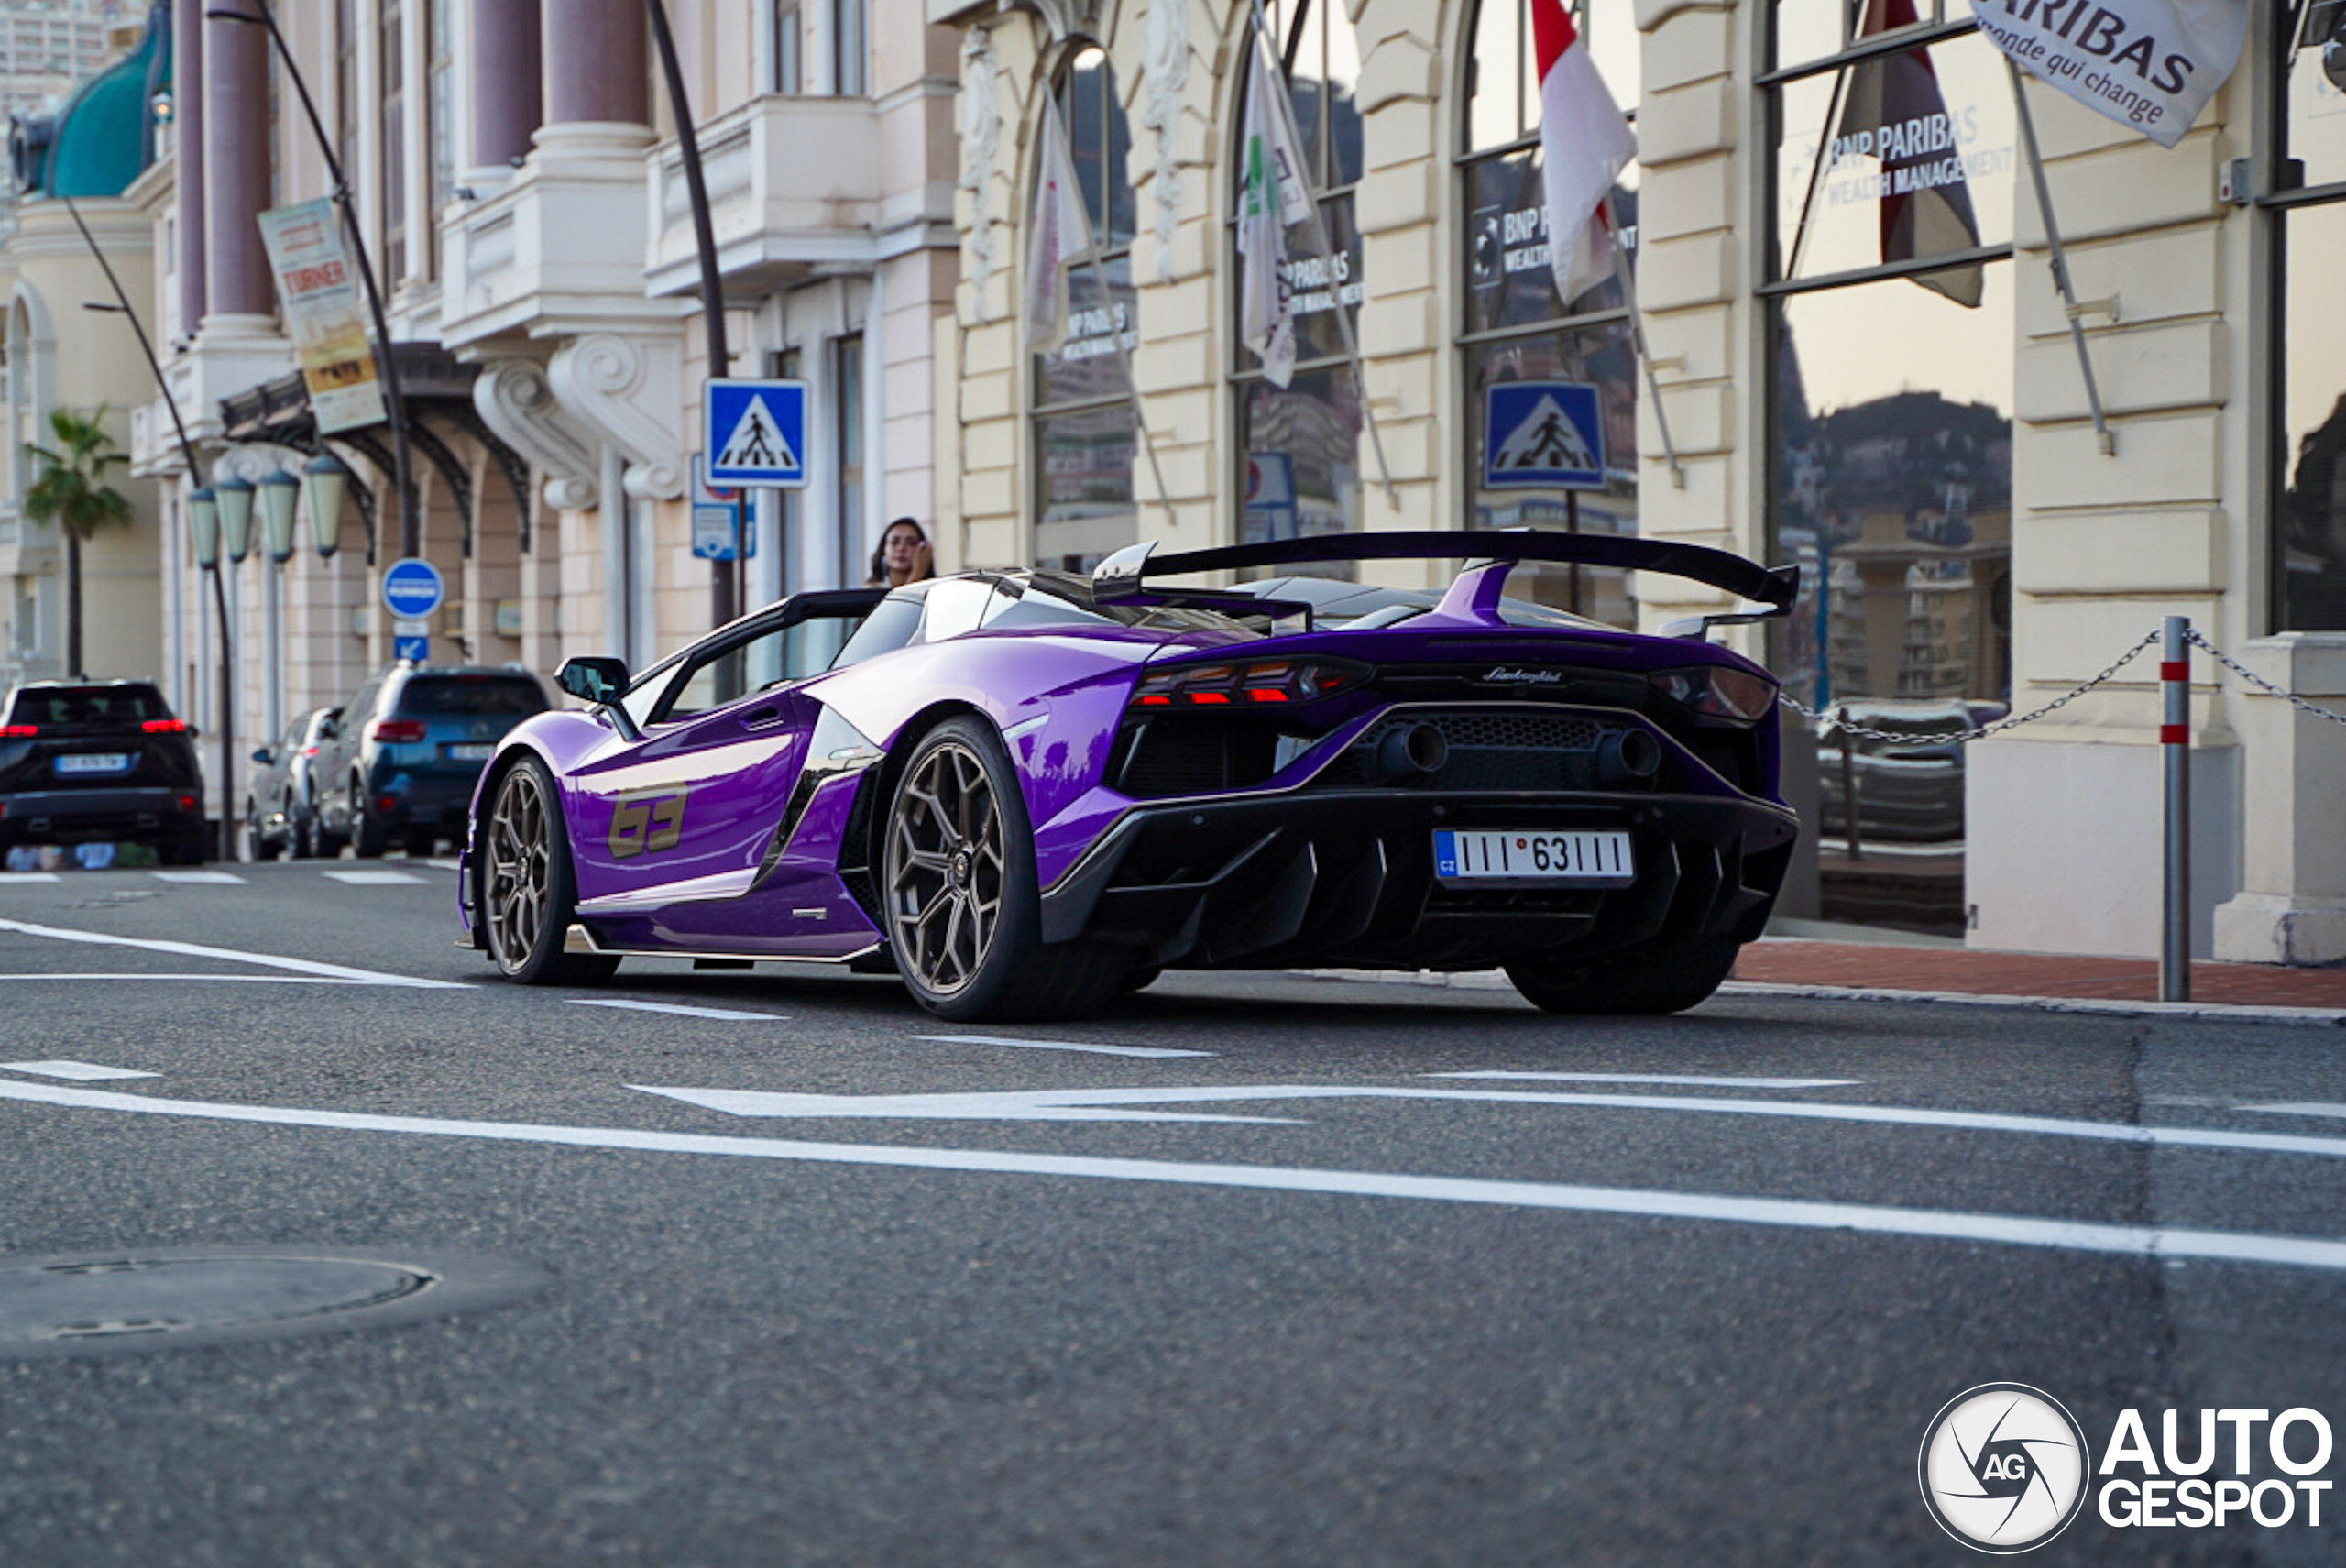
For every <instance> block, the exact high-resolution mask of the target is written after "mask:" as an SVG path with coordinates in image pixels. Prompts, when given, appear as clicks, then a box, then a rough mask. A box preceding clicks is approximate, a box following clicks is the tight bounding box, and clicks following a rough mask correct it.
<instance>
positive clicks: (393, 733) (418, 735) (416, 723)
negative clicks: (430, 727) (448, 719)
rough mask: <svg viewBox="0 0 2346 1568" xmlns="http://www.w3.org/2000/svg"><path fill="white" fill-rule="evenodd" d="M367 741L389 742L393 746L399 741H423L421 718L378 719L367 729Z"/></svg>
mask: <svg viewBox="0 0 2346 1568" xmlns="http://www.w3.org/2000/svg"><path fill="white" fill-rule="evenodd" d="M367 739H368V740H384V741H389V742H392V743H394V744H396V743H397V742H399V741H401V740H422V739H423V720H422V719H421V718H378V719H377V720H375V722H374V723H372V724H370V725H368V726H367Z"/></svg>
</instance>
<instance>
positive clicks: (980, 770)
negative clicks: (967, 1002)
mask: <svg viewBox="0 0 2346 1568" xmlns="http://www.w3.org/2000/svg"><path fill="white" fill-rule="evenodd" d="M887 876H888V916H889V931H890V935H891V936H892V937H893V938H894V940H895V945H896V950H897V952H898V953H899V954H900V955H901V959H902V962H903V963H904V966H905V968H906V970H908V971H909V973H910V975H911V978H912V979H913V980H915V981H917V982H918V983H919V984H920V985H921V986H922V987H924V988H925V989H926V990H927V991H929V992H933V993H935V994H937V995H939V996H949V995H951V994H953V993H954V992H959V991H960V990H962V989H963V988H965V987H966V986H968V985H969V983H970V981H971V980H973V979H974V978H975V977H976V976H977V973H978V970H979V968H980V966H981V965H982V964H983V963H984V962H985V959H986V954H987V953H988V951H989V950H991V949H992V947H993V944H994V939H995V937H996V935H997V933H998V932H999V931H1000V929H1001V926H1002V916H1003V883H1004V880H1005V871H1004V861H1003V819H1002V811H1001V808H1000V806H999V805H998V804H997V803H996V801H995V799H994V793H993V782H992V778H991V777H990V776H989V774H988V772H987V769H986V765H985V762H984V760H983V759H982V758H981V757H980V756H979V755H978V754H977V752H976V751H972V750H970V747H968V746H967V745H965V744H963V743H962V742H961V741H959V740H946V741H944V742H942V743H941V744H938V745H936V746H933V747H931V748H928V749H927V750H926V751H923V752H922V753H921V754H920V755H919V756H917V757H916V758H915V759H914V762H913V765H912V770H911V772H910V773H908V774H907V775H906V776H905V779H904V784H903V785H902V787H901V788H899V789H898V791H897V793H896V799H895V805H894V806H893V812H892V815H891V817H890V820H889V823H888V862H887Z"/></svg>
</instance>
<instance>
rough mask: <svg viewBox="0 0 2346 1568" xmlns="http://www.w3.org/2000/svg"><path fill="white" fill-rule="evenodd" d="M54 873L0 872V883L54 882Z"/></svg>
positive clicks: (55, 875) (55, 877) (55, 874)
mask: <svg viewBox="0 0 2346 1568" xmlns="http://www.w3.org/2000/svg"><path fill="white" fill-rule="evenodd" d="M56 880H57V873H56V872H0V883H12V882H55V881H56Z"/></svg>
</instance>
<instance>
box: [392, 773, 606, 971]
mask: <svg viewBox="0 0 2346 1568" xmlns="http://www.w3.org/2000/svg"><path fill="white" fill-rule="evenodd" d="M559 802H560V796H559V795H557V794H556V793H555V790H554V775H553V774H552V773H548V772H547V771H546V767H545V764H544V763H543V762H539V761H538V760H537V759H536V758H535V757H525V758H523V759H522V760H521V761H520V762H516V763H515V764H514V765H513V766H512V768H511V769H510V770H509V771H508V772H507V773H506V774H505V776H504V777H502V778H500V779H499V780H498V781H497V789H496V791H495V792H494V793H493V794H492V795H490V796H489V799H488V812H487V814H486V815H485V816H484V817H482V819H481V825H480V836H479V839H478V842H479V843H480V845H481V858H480V902H479V905H478V908H479V910H480V920H481V925H482V927H483V930H484V933H485V935H486V936H487V938H488V956H489V960H490V961H491V962H492V963H494V964H496V965H497V968H498V972H499V973H500V974H502V975H503V976H504V977H505V978H506V979H508V980H510V981H514V982H515V983H517V984H520V985H592V984H595V983H596V982H597V981H605V980H608V979H609V978H610V977H611V974H612V972H613V971H614V970H617V969H618V968H619V959H616V958H613V957H611V956H610V955H608V954H607V953H566V952H564V951H563V950H562V943H563V938H564V936H565V933H567V932H568V930H569V928H570V917H571V915H572V913H573V912H574V910H575V908H576V905H577V900H578V890H577V883H576V881H575V880H574V878H573V874H572V872H571V869H570V834H569V831H568V829H567V828H565V827H564V825H563V820H562V807H561V806H560V804H559ZM362 852H363V851H362Z"/></svg>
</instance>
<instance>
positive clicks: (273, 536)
mask: <svg viewBox="0 0 2346 1568" xmlns="http://www.w3.org/2000/svg"><path fill="white" fill-rule="evenodd" d="M300 504H301V480H299V479H297V478H295V477H293V476H292V475H291V474H289V473H287V472H286V471H285V470H284V469H282V468H273V469H271V470H270V471H269V474H268V475H267V476H266V477H263V478H262V480H261V482H260V537H261V548H263V549H264V550H266V551H268V552H269V560H270V561H272V562H274V563H275V564H276V565H280V566H281V565H284V564H285V559H286V557H287V556H289V555H291V554H293V509H294V508H295V507H296V506H298V505H300Z"/></svg>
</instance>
